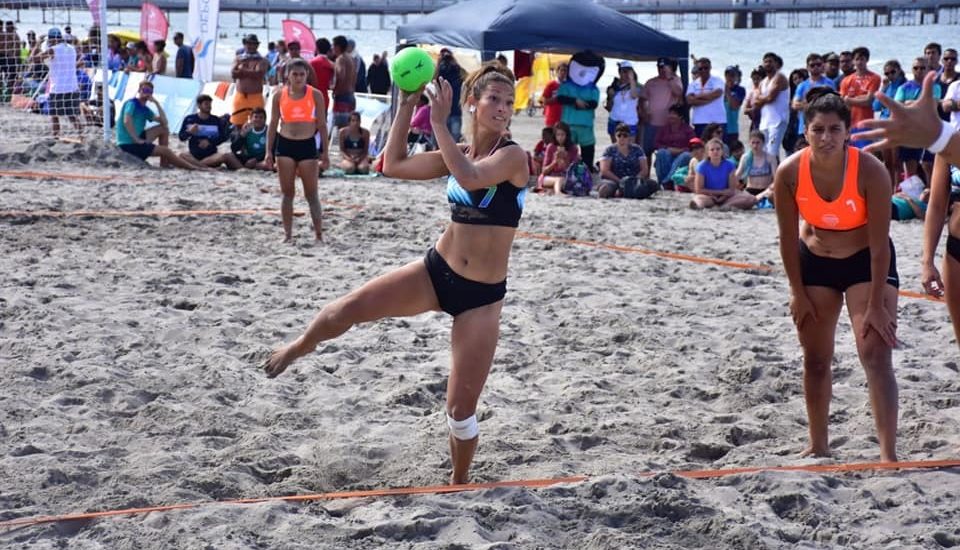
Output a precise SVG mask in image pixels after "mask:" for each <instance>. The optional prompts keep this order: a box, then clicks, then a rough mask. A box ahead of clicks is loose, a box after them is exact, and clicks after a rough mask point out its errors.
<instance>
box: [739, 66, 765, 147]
mask: <svg viewBox="0 0 960 550" xmlns="http://www.w3.org/2000/svg"><path fill="white" fill-rule="evenodd" d="M765 77H766V72H765V71H764V70H763V67H757V68H755V69H754V70H752V71H750V83H751V84H752V86H751V88H750V90H748V91H747V96H746V97H745V98H744V100H743V113H744V114H745V115H747V118H749V119H750V131H753V130H756V129H757V127H759V126H760V107H759V106H758V105H757V104H756V103H755V100H756V99H757V96H759V95H760V83H761V82H763V79H764V78H765Z"/></svg>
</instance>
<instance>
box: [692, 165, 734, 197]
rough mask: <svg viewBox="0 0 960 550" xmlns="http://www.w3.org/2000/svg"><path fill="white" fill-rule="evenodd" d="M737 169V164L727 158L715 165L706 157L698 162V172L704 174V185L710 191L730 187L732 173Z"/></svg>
mask: <svg viewBox="0 0 960 550" xmlns="http://www.w3.org/2000/svg"><path fill="white" fill-rule="evenodd" d="M736 171H737V166H736V165H735V164H734V163H733V162H731V161H729V160H727V159H723V160H722V161H720V165H719V166H714V165H713V163H712V162H710V159H704V160H703V161H702V162H700V164H697V173H698V174H700V175H702V176H703V187H704V189H708V190H710V191H723V190H724V189H729V188H730V174H732V173H733V172H736Z"/></svg>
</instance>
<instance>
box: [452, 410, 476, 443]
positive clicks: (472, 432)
mask: <svg viewBox="0 0 960 550" xmlns="http://www.w3.org/2000/svg"><path fill="white" fill-rule="evenodd" d="M447 426H450V433H451V434H453V437H455V438H457V439H459V440H460V441H468V440H470V439H473V438H475V437H477V435H479V434H480V425H479V424H477V415H475V414H474V415H471V416H470V417H469V418H464V419H463V420H454V419H453V417H452V416H450V415H449V414H448V415H447Z"/></svg>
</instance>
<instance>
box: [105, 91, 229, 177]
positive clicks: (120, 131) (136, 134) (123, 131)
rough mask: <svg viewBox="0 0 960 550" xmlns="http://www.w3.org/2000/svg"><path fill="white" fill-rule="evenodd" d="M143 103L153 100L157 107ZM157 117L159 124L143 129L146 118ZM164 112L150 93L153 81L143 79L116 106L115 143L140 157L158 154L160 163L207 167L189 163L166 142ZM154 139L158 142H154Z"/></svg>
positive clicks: (195, 168) (145, 158) (164, 164)
mask: <svg viewBox="0 0 960 550" xmlns="http://www.w3.org/2000/svg"><path fill="white" fill-rule="evenodd" d="M147 103H153V104H154V106H155V107H156V109H157V112H156V113H154V112H153V109H151V108H150V107H149V106H148V105H147ZM154 120H156V121H158V122H159V124H158V125H156V126H154V127H152V128H150V129H146V126H147V122H151V121H154ZM168 127H169V126H168V123H167V115H166V114H165V113H164V112H163V107H161V106H160V102H159V101H157V98H155V97H153V83H152V82H149V81H146V80H145V81H143V82H141V83H140V86H139V87H138V88H137V95H136V96H134V97H132V98H130V99H128V100H127V102H126V103H124V104H123V108H122V109H121V110H120V124H118V125H117V145H118V146H119V147H120V149H122V150H123V151H124V152H126V153H129V154H131V155H133V156H135V157H137V158H139V159H140V160H147V158H148V157H160V166H161V167H165V166H169V165H171V164H172V165H173V166H176V167H177V168H183V169H185V170H209V169H210V168H207V167H206V166H204V165H202V164H193V163H190V162H188V161H186V160H184V159H183V158H181V157H180V156H178V155H177V154H176V153H174V152H173V150H172V149H170V147H168V146H167V144H168V143H169V139H170V130H169V129H168ZM154 141H157V142H158V143H159V144H158V145H154V144H153V142H154Z"/></svg>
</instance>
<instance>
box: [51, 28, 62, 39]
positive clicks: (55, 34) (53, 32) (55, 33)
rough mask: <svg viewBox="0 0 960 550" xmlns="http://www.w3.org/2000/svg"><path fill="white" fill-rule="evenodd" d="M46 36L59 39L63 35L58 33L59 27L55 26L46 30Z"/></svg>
mask: <svg viewBox="0 0 960 550" xmlns="http://www.w3.org/2000/svg"><path fill="white" fill-rule="evenodd" d="M47 38H56V39H58V40H59V39H61V38H63V35H62V34H60V29H58V28H57V27H50V30H48V31H47Z"/></svg>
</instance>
